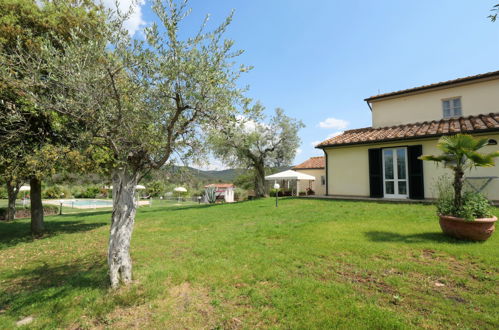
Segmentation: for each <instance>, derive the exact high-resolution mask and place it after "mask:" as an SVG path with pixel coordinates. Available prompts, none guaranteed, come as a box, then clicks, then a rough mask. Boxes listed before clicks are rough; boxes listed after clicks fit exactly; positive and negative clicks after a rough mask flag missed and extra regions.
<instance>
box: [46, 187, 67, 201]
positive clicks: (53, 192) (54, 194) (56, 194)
mask: <svg viewBox="0 0 499 330" xmlns="http://www.w3.org/2000/svg"><path fill="white" fill-rule="evenodd" d="M62 194H63V191H62V187H61V186H59V185H54V186H50V187H47V188H45V189H44V190H43V191H42V198H49V199H53V198H61V197H63V195H62Z"/></svg>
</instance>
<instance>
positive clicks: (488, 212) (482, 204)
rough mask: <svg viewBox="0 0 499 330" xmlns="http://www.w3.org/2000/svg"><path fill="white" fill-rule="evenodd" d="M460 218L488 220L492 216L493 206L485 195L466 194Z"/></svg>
mask: <svg viewBox="0 0 499 330" xmlns="http://www.w3.org/2000/svg"><path fill="white" fill-rule="evenodd" d="M460 216H461V217H462V218H465V219H467V220H474V219H477V218H488V217H491V216H492V206H491V205H490V202H489V200H488V199H487V197H485V196H484V195H482V194H480V193H477V192H465V193H464V195H463V208H462V210H461V211H460Z"/></svg>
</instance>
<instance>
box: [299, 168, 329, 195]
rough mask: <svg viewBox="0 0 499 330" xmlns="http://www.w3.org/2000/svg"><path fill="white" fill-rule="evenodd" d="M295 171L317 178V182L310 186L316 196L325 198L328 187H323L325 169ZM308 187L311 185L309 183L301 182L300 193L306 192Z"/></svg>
mask: <svg viewBox="0 0 499 330" xmlns="http://www.w3.org/2000/svg"><path fill="white" fill-rule="evenodd" d="M295 171H296V172H300V173H303V174H308V175H311V176H313V177H315V181H312V182H311V184H310V185H311V187H312V190H313V191H314V192H315V195H317V196H324V195H325V194H326V185H322V183H321V176H325V175H326V170H325V169H311V170H302V169H295ZM308 185H309V183H308V181H300V191H306V190H307V188H308Z"/></svg>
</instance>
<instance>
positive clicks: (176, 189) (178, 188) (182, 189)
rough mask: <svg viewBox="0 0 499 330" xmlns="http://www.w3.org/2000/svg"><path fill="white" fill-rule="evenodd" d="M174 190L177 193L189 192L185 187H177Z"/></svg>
mask: <svg viewBox="0 0 499 330" xmlns="http://www.w3.org/2000/svg"><path fill="white" fill-rule="evenodd" d="M173 190H174V191H176V192H187V189H185V188H184V187H177V188H175V189H173Z"/></svg>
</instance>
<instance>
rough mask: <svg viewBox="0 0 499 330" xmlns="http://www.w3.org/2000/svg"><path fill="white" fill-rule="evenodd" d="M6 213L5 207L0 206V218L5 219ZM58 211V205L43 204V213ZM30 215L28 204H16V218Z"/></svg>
mask: <svg viewBox="0 0 499 330" xmlns="http://www.w3.org/2000/svg"><path fill="white" fill-rule="evenodd" d="M6 213H7V208H6V207H0V220H3V219H5V214H6ZM58 213H59V206H57V205H43V214H44V215H52V214H58ZM30 216H31V211H30V208H29V206H26V207H22V206H16V218H29V217H30Z"/></svg>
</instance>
